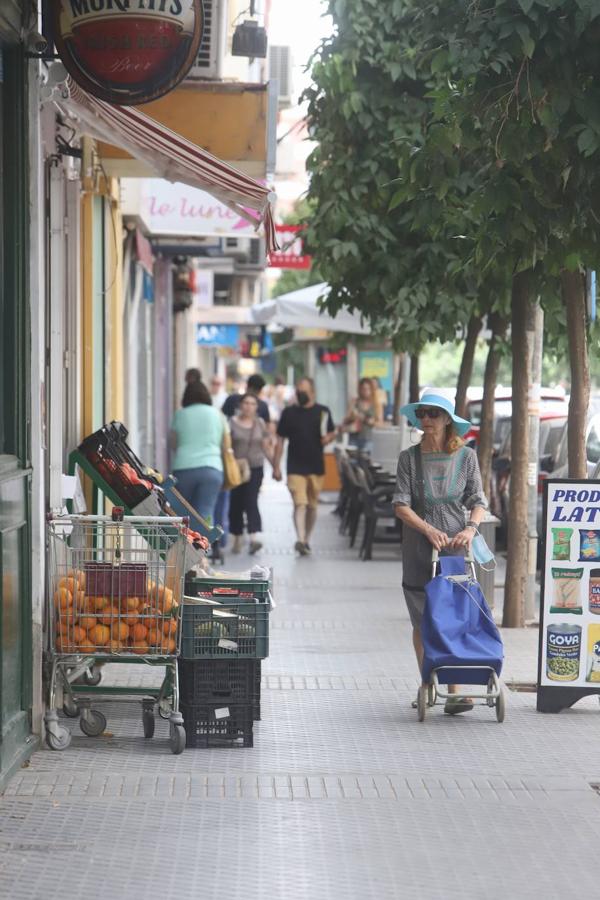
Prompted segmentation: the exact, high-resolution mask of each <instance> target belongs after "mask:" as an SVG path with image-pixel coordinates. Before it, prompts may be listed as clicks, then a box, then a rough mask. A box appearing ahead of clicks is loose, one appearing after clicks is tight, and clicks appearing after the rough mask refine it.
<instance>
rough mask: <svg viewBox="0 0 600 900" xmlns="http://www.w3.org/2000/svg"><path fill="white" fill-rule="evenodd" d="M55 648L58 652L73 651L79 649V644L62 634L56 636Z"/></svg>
mask: <svg viewBox="0 0 600 900" xmlns="http://www.w3.org/2000/svg"><path fill="white" fill-rule="evenodd" d="M56 649H57V650H58V652H59V653H73V652H74V651H75V650H79V646H78V645H77V644H75V642H74V641H73V639H72V638H71V637H70V636H69V637H65V636H63V637H57V638H56Z"/></svg>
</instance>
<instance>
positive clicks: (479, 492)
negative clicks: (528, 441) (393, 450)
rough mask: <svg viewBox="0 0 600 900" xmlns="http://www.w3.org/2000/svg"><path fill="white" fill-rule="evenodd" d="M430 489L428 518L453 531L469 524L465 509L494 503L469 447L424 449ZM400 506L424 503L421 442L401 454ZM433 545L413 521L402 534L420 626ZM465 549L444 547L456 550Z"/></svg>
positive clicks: (407, 585) (410, 598) (408, 594)
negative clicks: (441, 450)
mask: <svg viewBox="0 0 600 900" xmlns="http://www.w3.org/2000/svg"><path fill="white" fill-rule="evenodd" d="M421 458H422V460H423V481H424V494H425V521H426V522H428V523H429V524H430V525H433V526H434V528H438V529H439V530H440V531H445V532H446V534H447V535H448V536H449V537H451V538H452V537H454V536H455V535H457V534H458V533H459V532H460V531H462V530H463V528H464V527H465V524H466V521H467V517H466V514H465V512H466V511H470V510H472V509H474V508H475V507H476V506H480V507H483V508H484V509H487V508H488V503H487V500H486V498H485V494H484V493H483V486H482V483H481V473H480V471H479V463H478V461H477V455H476V454H475V452H474V451H473V450H471V449H470V448H469V447H461V448H460V449H459V450H456V451H455V452H454V453H424V452H423V453H422V454H421ZM392 502H393V503H394V505H395V506H410V507H412V508H413V509H414V508H415V506H416V505H417V503H418V488H417V477H416V457H415V448H414V447H411V448H410V449H409V450H403V451H402V453H401V454H400V456H399V457H398V468H397V472H396V492H395V493H394V497H393V501H392ZM432 550H433V547H432V545H431V544H430V543H429V541H428V540H427V538H426V537H425V535H423V534H421V533H420V532H418V531H415V530H414V529H413V528H409V527H408V526H407V525H404V527H403V538H402V569H403V574H402V588H403V590H404V596H405V598H406V605H407V606H408V611H409V614H410V619H411V622H412V624H413V626H414V627H416V628H419V626H420V623H421V617H422V615H423V610H424V608H425V591H424V587H425V585H426V584H427V582H428V581H429V580H430V579H431V553H432ZM459 552H460V551H452V550H448V551H444V554H450V555H456V554H458V553H459Z"/></svg>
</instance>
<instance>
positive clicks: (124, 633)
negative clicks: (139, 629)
mask: <svg viewBox="0 0 600 900" xmlns="http://www.w3.org/2000/svg"><path fill="white" fill-rule="evenodd" d="M110 633H111V636H112V639H113V641H126V640H127V638H128V637H129V626H128V625H127V623H126V622H122V621H121V622H113V623H112V625H111V626H110Z"/></svg>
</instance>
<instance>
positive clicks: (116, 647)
mask: <svg viewBox="0 0 600 900" xmlns="http://www.w3.org/2000/svg"><path fill="white" fill-rule="evenodd" d="M107 649H108V650H110V652H111V653H120V652H121V651H122V650H123V649H124V647H123V644H122V643H121V641H109V642H108V645H107Z"/></svg>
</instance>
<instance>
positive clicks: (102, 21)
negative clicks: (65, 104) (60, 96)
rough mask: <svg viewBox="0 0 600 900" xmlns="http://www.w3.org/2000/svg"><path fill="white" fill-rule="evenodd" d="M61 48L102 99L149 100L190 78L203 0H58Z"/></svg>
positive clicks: (82, 81)
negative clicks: (189, 72) (188, 76)
mask: <svg viewBox="0 0 600 900" xmlns="http://www.w3.org/2000/svg"><path fill="white" fill-rule="evenodd" d="M51 6H52V10H53V16H54V19H53V32H54V41H55V43H56V49H57V50H58V53H59V55H60V58H61V60H62V62H63V63H64V65H65V68H66V69H67V71H68V72H69V74H70V75H71V76H72V77H73V78H74V79H75V81H76V82H77V83H78V84H79V85H81V87H82V88H83V89H84V90H85V91H88V93H90V94H93V95H94V96H95V97H98V98H99V99H100V100H105V101H106V102H107V103H113V104H116V105H119V104H126V105H135V104H138V103H148V102H149V101H150V100H155V99H156V98H157V97H162V95H163V94H166V93H168V92H169V91H170V90H172V89H173V88H174V87H176V85H177V84H179V82H180V81H181V80H182V79H183V78H184V77H185V75H186V74H187V73H188V71H189V70H190V68H191V67H192V65H193V63H194V60H195V59H196V56H197V54H198V49H199V47H200V41H201V39H202V30H203V24H204V23H203V18H204V14H203V6H202V0H148V2H147V3H146V2H144V0H54V2H53V3H52V4H51Z"/></svg>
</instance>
